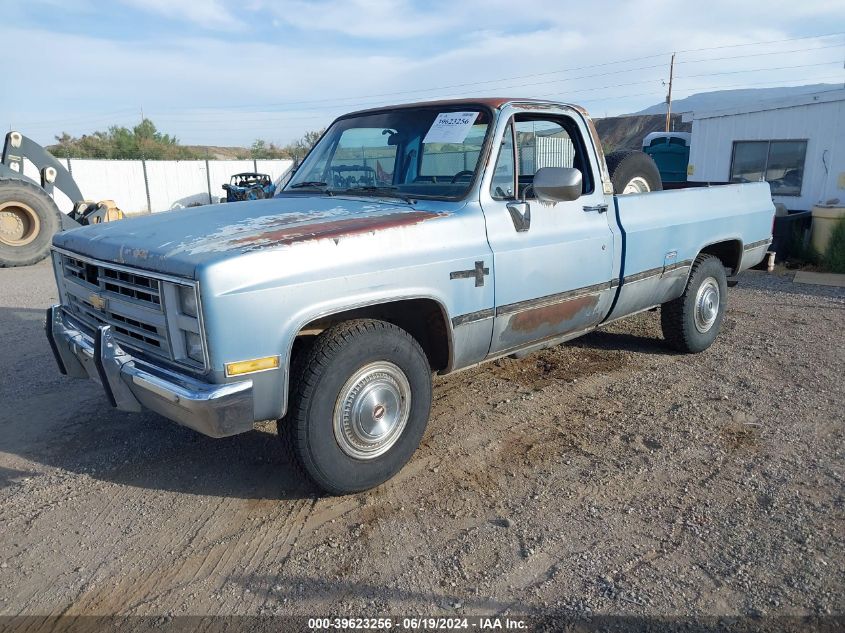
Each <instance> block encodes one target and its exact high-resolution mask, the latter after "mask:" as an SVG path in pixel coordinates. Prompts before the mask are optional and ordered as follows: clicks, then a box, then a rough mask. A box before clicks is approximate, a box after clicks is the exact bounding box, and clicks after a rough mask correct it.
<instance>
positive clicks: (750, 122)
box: [689, 99, 845, 210]
mask: <svg viewBox="0 0 845 633" xmlns="http://www.w3.org/2000/svg"><path fill="white" fill-rule="evenodd" d="M704 116H706V117H707V118H696V115H695V114H694V115H693V123H692V141H691V143H690V165H691V166H692V169H693V173H692V174H691V175H690V177H689V179H690V180H692V181H696V182H724V181H727V180H728V179H729V177H730V169H731V156H732V152H733V142H734V141H755V140H760V141H768V140H799V139H806V140H807V154H806V157H805V159H804V172H803V182H802V185H801V195H799V196H773V198H774V200H775V201H776V202H782V203H783V204H785V205H786V207H787V208H788V209H793V210H807V209H811V208H812V207H813V205H815V204H818V203H820V202H825V201H827V200H831V199H834V198H839V200H840V201H845V100H842V99H840V100H835V101H833V100H831V101H825V102H819V103H812V104H807V105H796V106H787V107H782V108H779V109H772V110H764V111H760V112H746V113H739V114H733V113H731V114H725V115H721V116H710V115H702V117H704Z"/></svg>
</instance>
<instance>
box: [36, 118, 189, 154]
mask: <svg viewBox="0 0 845 633" xmlns="http://www.w3.org/2000/svg"><path fill="white" fill-rule="evenodd" d="M55 138H56V140H57V141H58V145H54V146H52V147H49V148H48V149H49V150H51V151H53V153H55V154H58V155H59V156H71V157H75V158H123V159H137V158H149V159H190V158H202V157H203V156H201V155H200V153H199V152H196V151H193V150H191V149H190V148H188V147H185V146H183V145H180V144H179V140H178V139H177V138H176V137H173V136H170V135H169V134H163V133H162V132H159V131H158V128H156V125H155V123H153V122H152V121H151V120H149V119H144V120H143V121H141V122H140V123H139V124H138V125H136V126H134V127H133V128H132V129H131V130H130V129H129V128H127V127H124V126H119V125H112V126H111V127H109V128H108V131H106V132H94V133H92V134H83V135H82V136H80V137H73V136H71V135H70V134H68V133H67V132H62V134H61V135H59V136H56V137H55Z"/></svg>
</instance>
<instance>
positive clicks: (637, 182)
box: [622, 176, 651, 194]
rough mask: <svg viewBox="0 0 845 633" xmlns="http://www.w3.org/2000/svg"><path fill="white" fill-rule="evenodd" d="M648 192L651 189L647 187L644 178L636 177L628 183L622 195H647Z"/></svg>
mask: <svg viewBox="0 0 845 633" xmlns="http://www.w3.org/2000/svg"><path fill="white" fill-rule="evenodd" d="M649 191H651V187H649V186H648V181H647V180H646V179H645V178H641V177H640V176H637V177H636V178H631V180H629V181H628V184H627V185H625V189H624V190H623V191H622V193H623V194H626V193H648V192H649Z"/></svg>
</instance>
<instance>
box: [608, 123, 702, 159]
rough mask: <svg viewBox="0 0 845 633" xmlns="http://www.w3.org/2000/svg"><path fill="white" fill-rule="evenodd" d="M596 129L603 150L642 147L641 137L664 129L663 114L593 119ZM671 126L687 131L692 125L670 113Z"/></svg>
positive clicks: (675, 129)
mask: <svg viewBox="0 0 845 633" xmlns="http://www.w3.org/2000/svg"><path fill="white" fill-rule="evenodd" d="M595 124H596V129H597V130H598V133H599V138H601V144H602V147H604V151H605V152H613V151H616V150H619V149H642V146H643V138H644V137H645V135H646V134H649V133H650V132H662V131H663V130H665V129H666V115H665V114H647V115H636V114H632V115H628V116H613V117H607V118H605V119H595ZM671 128H672V130H674V131H675V132H689V131H691V129H692V126H691V125H690V124H689V123H682V122H681V115H680V114H673V115H672V123H671Z"/></svg>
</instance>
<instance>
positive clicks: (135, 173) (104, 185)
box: [70, 158, 147, 213]
mask: <svg viewBox="0 0 845 633" xmlns="http://www.w3.org/2000/svg"><path fill="white" fill-rule="evenodd" d="M70 166H71V170H72V172H71V173H72V174H73V179H74V180H75V181H76V184H77V185H79V189H80V190H81V191H82V195H83V196H85V198H86V199H87V200H94V201H98V200H114V201H115V203H116V204H117V206H118V207H120V208H121V209H122V210H123V211H125V212H126V213H143V212H145V211H146V210H147V191H146V188H145V187H144V170H143V168H142V166H141V161H139V160H98V159H88V158H71V159H70Z"/></svg>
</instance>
